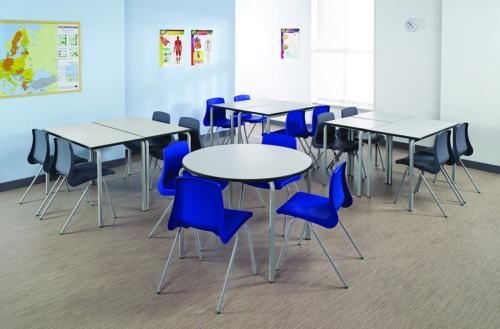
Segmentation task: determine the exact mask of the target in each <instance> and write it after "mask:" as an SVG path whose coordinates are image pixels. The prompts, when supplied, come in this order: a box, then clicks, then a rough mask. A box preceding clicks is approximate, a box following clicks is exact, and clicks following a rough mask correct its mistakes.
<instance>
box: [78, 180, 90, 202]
mask: <svg viewBox="0 0 500 329" xmlns="http://www.w3.org/2000/svg"><path fill="white" fill-rule="evenodd" d="M84 185H85V184H80V186H81V187H82V192H84V191H85V187H83V186H84ZM85 200H87V203H89V202H90V201H89V198H88V196H87V194H85Z"/></svg>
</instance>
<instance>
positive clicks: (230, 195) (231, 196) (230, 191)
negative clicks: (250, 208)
mask: <svg viewBox="0 0 500 329" xmlns="http://www.w3.org/2000/svg"><path fill="white" fill-rule="evenodd" d="M229 209H233V182H229Z"/></svg>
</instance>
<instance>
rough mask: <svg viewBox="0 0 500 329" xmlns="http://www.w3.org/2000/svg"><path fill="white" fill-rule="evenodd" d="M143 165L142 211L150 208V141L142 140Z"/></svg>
mask: <svg viewBox="0 0 500 329" xmlns="http://www.w3.org/2000/svg"><path fill="white" fill-rule="evenodd" d="M141 165H142V211H148V210H149V193H148V182H149V142H148V140H145V141H142V142H141Z"/></svg>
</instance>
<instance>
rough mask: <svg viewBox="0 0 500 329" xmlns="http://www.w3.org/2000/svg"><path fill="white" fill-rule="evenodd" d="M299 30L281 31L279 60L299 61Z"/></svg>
mask: <svg viewBox="0 0 500 329" xmlns="http://www.w3.org/2000/svg"><path fill="white" fill-rule="evenodd" d="M299 32H300V29H281V59H300V33H299Z"/></svg>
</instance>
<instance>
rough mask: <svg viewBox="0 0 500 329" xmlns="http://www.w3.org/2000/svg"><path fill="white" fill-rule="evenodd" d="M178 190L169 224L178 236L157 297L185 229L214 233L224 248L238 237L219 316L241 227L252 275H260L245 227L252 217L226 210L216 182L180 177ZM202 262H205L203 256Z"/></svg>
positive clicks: (239, 211)
mask: <svg viewBox="0 0 500 329" xmlns="http://www.w3.org/2000/svg"><path fill="white" fill-rule="evenodd" d="M175 187H176V188H175V198H174V199H175V202H174V205H173V208H172V213H171V214H170V218H169V220H168V229H169V230H170V231H172V230H175V229H176V228H177V234H176V236H175V240H174V244H173V245H172V249H171V250H170V255H169V256H168V260H167V265H166V266H165V270H164V271H163V275H162V277H161V281H160V284H159V286H158V290H157V292H156V293H157V294H160V292H161V287H162V285H163V280H164V279H165V274H166V273H167V269H168V265H169V264H170V260H171V259H172V253H173V251H174V248H175V245H176V243H177V239H178V238H179V236H180V235H181V234H182V233H183V230H184V229H185V228H189V227H192V228H194V229H198V230H202V231H208V232H212V233H214V234H215V235H217V236H218V237H219V238H220V240H221V241H222V243H224V244H227V243H228V242H229V241H230V240H231V238H232V237H233V236H236V238H235V241H234V248H233V253H232V254H231V260H230V261H229V267H228V269H227V275H226V280H225V282H224V287H223V289H222V295H221V297H220V301H219V307H218V308H217V314H220V311H221V308H222V302H223V300H224V295H225V293H226V288H227V283H228V281H229V275H230V273H231V268H232V266H233V261H234V256H235V254H236V248H237V246H238V233H237V232H238V230H239V229H240V228H241V227H242V226H243V227H244V228H245V230H246V231H247V234H248V244H249V246H250V257H251V259H252V268H253V274H254V275H257V269H256V267H255V258H254V254H253V247H252V238H251V236H250V230H249V229H248V226H246V225H245V223H246V221H247V220H249V219H250V218H252V216H253V214H252V213H251V212H248V211H241V210H232V209H225V208H224V200H223V198H222V189H221V186H220V185H219V184H218V183H216V182H212V181H209V180H206V179H202V178H197V177H179V178H176V180H175ZM198 249H199V248H198ZM198 253H199V254H200V251H198ZM200 260H202V258H201V254H200Z"/></svg>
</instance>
